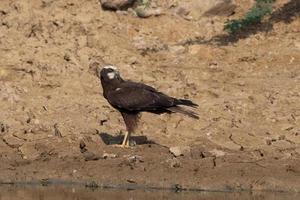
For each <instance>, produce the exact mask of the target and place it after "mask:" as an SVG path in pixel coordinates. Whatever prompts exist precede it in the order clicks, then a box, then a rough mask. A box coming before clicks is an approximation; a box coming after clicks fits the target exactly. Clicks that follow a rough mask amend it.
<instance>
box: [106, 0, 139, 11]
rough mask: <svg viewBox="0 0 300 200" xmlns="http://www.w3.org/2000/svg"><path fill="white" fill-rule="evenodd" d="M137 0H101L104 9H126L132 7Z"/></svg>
mask: <svg viewBox="0 0 300 200" xmlns="http://www.w3.org/2000/svg"><path fill="white" fill-rule="evenodd" d="M135 1H136V0H100V4H101V6H102V8H103V9H104V10H126V9H128V8H129V7H131V6H132V5H133V4H134V2H135Z"/></svg>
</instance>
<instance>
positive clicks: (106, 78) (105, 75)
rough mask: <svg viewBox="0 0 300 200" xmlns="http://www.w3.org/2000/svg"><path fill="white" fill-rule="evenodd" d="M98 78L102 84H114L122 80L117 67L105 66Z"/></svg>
mask: <svg viewBox="0 0 300 200" xmlns="http://www.w3.org/2000/svg"><path fill="white" fill-rule="evenodd" d="M98 76H99V78H100V80H101V82H102V83H103V82H106V83H112V82H120V81H122V78H121V77H120V73H119V71H118V69H117V67H115V66H113V65H106V66H104V67H103V68H102V69H101V70H100V71H99V72H98Z"/></svg>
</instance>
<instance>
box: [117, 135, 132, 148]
mask: <svg viewBox="0 0 300 200" xmlns="http://www.w3.org/2000/svg"><path fill="white" fill-rule="evenodd" d="M129 138H130V133H129V132H128V131H126V133H125V136H124V139H123V142H122V144H116V145H113V146H114V147H121V148H129V147H130V139H129Z"/></svg>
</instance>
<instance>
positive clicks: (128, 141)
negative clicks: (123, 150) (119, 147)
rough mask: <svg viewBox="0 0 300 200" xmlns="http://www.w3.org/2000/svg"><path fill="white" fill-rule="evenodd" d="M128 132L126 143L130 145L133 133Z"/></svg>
mask: <svg viewBox="0 0 300 200" xmlns="http://www.w3.org/2000/svg"><path fill="white" fill-rule="evenodd" d="M127 133H128V134H127V138H126V141H125V145H126V146H128V147H130V134H131V132H129V131H128V132H127Z"/></svg>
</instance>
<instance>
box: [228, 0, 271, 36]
mask: <svg viewBox="0 0 300 200" xmlns="http://www.w3.org/2000/svg"><path fill="white" fill-rule="evenodd" d="M274 2H275V0H256V3H255V5H254V6H253V7H252V8H251V9H250V11H249V12H247V13H246V15H245V16H244V18H242V19H235V20H230V21H228V22H226V24H225V26H224V29H225V30H226V31H227V32H229V33H230V34H234V33H236V32H237V31H239V30H241V29H243V28H246V27H249V26H250V25H253V24H257V23H259V22H261V20H262V18H263V17H264V16H265V15H268V14H270V13H271V12H272V5H273V3H274Z"/></svg>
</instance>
